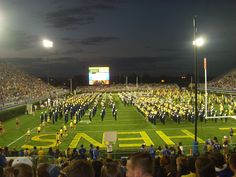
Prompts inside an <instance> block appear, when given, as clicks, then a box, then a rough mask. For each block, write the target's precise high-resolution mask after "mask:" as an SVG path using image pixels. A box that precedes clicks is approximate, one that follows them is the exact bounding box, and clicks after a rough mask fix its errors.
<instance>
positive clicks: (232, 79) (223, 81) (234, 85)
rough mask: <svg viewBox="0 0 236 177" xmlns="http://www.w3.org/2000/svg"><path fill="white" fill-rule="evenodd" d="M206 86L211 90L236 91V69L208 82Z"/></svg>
mask: <svg viewBox="0 0 236 177" xmlns="http://www.w3.org/2000/svg"><path fill="white" fill-rule="evenodd" d="M208 85H209V87H213V88H220V89H226V90H236V69H235V70H233V71H231V72H229V73H227V74H225V75H223V76H222V77H220V78H218V79H216V80H214V81H212V82H209V84H208Z"/></svg>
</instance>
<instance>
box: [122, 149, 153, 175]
mask: <svg viewBox="0 0 236 177" xmlns="http://www.w3.org/2000/svg"><path fill="white" fill-rule="evenodd" d="M127 169H128V171H127V173H126V176H127V177H133V176H139V177H152V176H153V174H154V160H153V158H152V156H151V155H150V154H149V153H145V152H139V153H136V154H134V155H132V156H131V157H130V159H129V160H128V163H127Z"/></svg>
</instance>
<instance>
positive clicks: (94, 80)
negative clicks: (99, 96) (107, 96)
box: [89, 67, 110, 85]
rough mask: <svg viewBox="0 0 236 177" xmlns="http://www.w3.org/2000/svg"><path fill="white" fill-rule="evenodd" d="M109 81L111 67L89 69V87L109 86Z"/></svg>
mask: <svg viewBox="0 0 236 177" xmlns="http://www.w3.org/2000/svg"><path fill="white" fill-rule="evenodd" d="M109 79H110V75H109V67H89V85H104V84H105V85H107V84H109Z"/></svg>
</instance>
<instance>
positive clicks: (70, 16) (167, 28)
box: [0, 0, 236, 77]
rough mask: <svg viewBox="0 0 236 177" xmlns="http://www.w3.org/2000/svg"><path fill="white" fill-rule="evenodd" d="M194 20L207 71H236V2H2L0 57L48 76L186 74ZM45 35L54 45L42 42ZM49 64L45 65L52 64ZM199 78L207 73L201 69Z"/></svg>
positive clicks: (190, 67)
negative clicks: (97, 70)
mask: <svg viewBox="0 0 236 177" xmlns="http://www.w3.org/2000/svg"><path fill="white" fill-rule="evenodd" d="M193 15H197V16H198V32H199V35H201V36H203V37H204V38H205V39H206V44H205V45H204V46H203V47H202V48H200V49H199V51H198V52H199V55H198V56H199V61H200V65H201V68H202V60H203V57H207V59H208V73H209V75H210V76H218V75H220V74H223V73H225V72H227V71H230V70H232V69H234V68H235V67H236V1H235V0H225V1H223V0H211V1H210V0H209V1H201V0H198V1H192V0H186V1H185V0H163V1H160V0H155V1H154V0H1V1H0V58H1V59H0V60H3V61H8V62H11V63H13V64H15V65H18V66H19V67H20V68H22V69H23V70H25V71H27V72H30V73H32V74H35V75H38V76H45V73H46V72H45V71H46V70H47V69H46V68H47V67H49V68H50V75H51V76H60V77H61V76H65V77H70V76H73V75H78V74H86V73H87V72H88V69H87V68H88V66H110V68H111V71H112V73H113V74H121V73H123V74H124V73H136V74H150V75H154V76H159V75H171V76H176V75H182V74H188V73H192V72H193V66H194V65H193V64H194V62H193V46H192V40H193V27H192V24H193V23H192V18H193ZM44 38H48V39H50V40H52V41H53V42H54V48H53V49H50V50H47V49H45V48H43V47H42V44H41V41H42V39H44ZM47 60H48V61H47ZM201 73H202V71H201Z"/></svg>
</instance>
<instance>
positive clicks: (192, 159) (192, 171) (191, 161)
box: [181, 157, 196, 177]
mask: <svg viewBox="0 0 236 177" xmlns="http://www.w3.org/2000/svg"><path fill="white" fill-rule="evenodd" d="M195 162H196V157H189V158H188V161H187V166H188V170H189V174H187V175H182V176H181V177H196V169H195Z"/></svg>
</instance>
